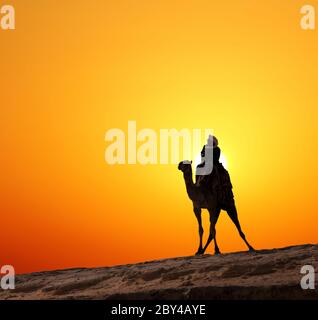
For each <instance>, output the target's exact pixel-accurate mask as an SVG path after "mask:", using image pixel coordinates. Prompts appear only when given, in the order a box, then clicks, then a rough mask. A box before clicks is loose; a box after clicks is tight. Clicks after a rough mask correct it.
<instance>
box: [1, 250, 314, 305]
mask: <svg viewBox="0 0 318 320" xmlns="http://www.w3.org/2000/svg"><path fill="white" fill-rule="evenodd" d="M305 264H311V265H313V266H314V267H315V268H316V270H318V245H299V246H293V247H287V248H281V249H271V250H260V251H258V252H257V253H249V252H237V253H229V254H222V255H218V256H212V255H203V256H188V257H178V258H171V259H162V260H155V261H147V262H142V263H137V264H128V265H120V266H114V267H103V268H94V269H88V268H87V269H85V268H84V269H83V268H78V269H67V270H57V271H49V272H38V273H31V274H25V275H19V276H17V277H16V289H15V290H12V291H1V290H0V299H308V298H309V299H318V288H317V289H316V290H302V289H301V287H300V279H301V277H302V275H301V274H300V268H301V267H302V266H303V265H305Z"/></svg>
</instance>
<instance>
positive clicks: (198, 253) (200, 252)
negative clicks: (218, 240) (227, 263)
mask: <svg viewBox="0 0 318 320" xmlns="http://www.w3.org/2000/svg"><path fill="white" fill-rule="evenodd" d="M201 254H203V250H202V249H201V250H198V251H197V252H196V253H195V255H196V256H200V255H201Z"/></svg>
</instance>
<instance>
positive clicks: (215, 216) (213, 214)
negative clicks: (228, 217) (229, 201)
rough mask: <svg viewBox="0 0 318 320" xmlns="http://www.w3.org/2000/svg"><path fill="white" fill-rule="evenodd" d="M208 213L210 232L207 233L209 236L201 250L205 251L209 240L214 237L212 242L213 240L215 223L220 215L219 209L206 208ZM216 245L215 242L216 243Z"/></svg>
mask: <svg viewBox="0 0 318 320" xmlns="http://www.w3.org/2000/svg"><path fill="white" fill-rule="evenodd" d="M208 211H209V214H210V234H209V238H208V240H207V242H206V244H205V246H204V248H203V252H202V253H204V252H205V250H206V249H207V247H208V246H209V244H210V242H211V241H212V240H213V239H214V243H215V244H216V242H215V236H216V230H215V225H216V223H217V221H218V218H219V215H220V210H212V209H208ZM216 246H217V244H216Z"/></svg>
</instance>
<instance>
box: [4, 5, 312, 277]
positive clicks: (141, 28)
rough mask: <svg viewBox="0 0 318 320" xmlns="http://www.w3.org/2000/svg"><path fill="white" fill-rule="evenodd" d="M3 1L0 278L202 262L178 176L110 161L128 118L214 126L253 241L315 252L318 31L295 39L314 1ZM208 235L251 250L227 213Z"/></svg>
mask: <svg viewBox="0 0 318 320" xmlns="http://www.w3.org/2000/svg"><path fill="white" fill-rule="evenodd" d="M8 2H10V4H13V5H15V9H16V30H14V31H4V30H0V52H1V56H0V68H1V69H0V70H1V73H0V92H1V95H0V106H1V117H0V148H1V149H0V152H1V154H0V155H1V157H0V165H1V175H0V182H1V183H0V212H1V250H0V265H3V264H12V265H13V266H14V267H15V268H16V271H17V272H18V273H21V272H31V271H39V270H48V269H57V268H67V267H79V266H87V267H91V266H104V265H112V264H123V263H132V262H137V261H143V260H150V259H158V258H164V257H171V256H183V255H190V254H193V253H194V252H195V251H196V249H197V245H198V235H197V224H196V219H195V217H194V214H193V213H192V205H191V202H190V200H189V199H188V198H187V195H186V192H185V187H184V183H183V178H182V175H181V174H180V172H179V171H178V170H177V168H176V166H175V165H149V166H142V165H123V166H110V165H108V164H107V163H106V162H105V160H104V152H105V149H106V147H107V143H106V142H105V141H104V135H105V132H106V131H107V130H108V129H110V128H114V127H115V128H121V129H122V130H127V121H128V120H136V121H137V126H138V129H142V128H152V129H154V130H159V129H160V128H176V129H181V128H190V129H191V128H212V129H213V130H214V132H215V134H216V136H217V137H218V139H219V142H220V147H221V149H222V151H223V153H224V154H225V156H226V158H227V160H228V169H229V172H230V174H231V178H232V183H233V186H234V194H235V198H236V203H237V207H238V211H239V217H240V220H241V224H242V226H243V230H244V231H245V233H246V235H247V237H248V239H249V240H250V242H251V243H252V244H253V245H254V246H255V247H256V248H269V247H273V246H275V247H279V246H286V245H291V244H297V243H308V242H318V236H317V230H316V229H317V227H316V226H317V222H318V217H317V211H316V197H317V196H316V194H315V190H317V180H318V171H317V169H316V163H317V160H318V159H317V139H318V129H317V120H318V119H317V118H318V117H317V116H318V111H317V110H318V109H317V98H318V33H317V30H315V31H304V30H302V29H301V28H300V27H299V21H300V13H299V11H300V7H301V6H302V5H303V4H305V3H308V2H304V1H296V0H294V1H287V0H284V1H277V0H266V1H264V0H262V1H252V0H240V1H237V0H222V1H210V0H206V1H194V0H192V1H189V0H182V1H181V0H180V1H175V0H161V1H149V0H143V1H141V0H137V1H132V0H131V1H128V0H126V1H123V0H116V1H115V0H113V1H104V0H91V1H82V0H76V1H75V0H69V1H66V2H65V3H63V4H62V3H60V2H58V1H53V0H46V1H42V0H32V1H18V0H16V1H14V0H10V1H6V3H8ZM309 2H313V4H315V3H316V4H317V8H316V9H318V3H317V2H315V1H309ZM1 4H3V3H2V1H1V0H0V5H1ZM180 160H182V159H180ZM203 216H204V220H205V222H204V223H205V229H206V230H208V225H207V222H208V216H207V213H206V212H205V213H204V215H203ZM217 232H218V242H219V246H220V249H221V251H223V252H228V251H235V250H243V249H244V250H245V246H244V244H243V242H242V241H241V239H240V238H239V236H238V234H237V232H236V230H235V228H234V226H233V224H232V223H231V222H230V220H229V218H228V217H227V215H226V214H225V213H223V214H222V215H221V217H220V221H219V223H218V225H217ZM208 251H209V252H210V253H212V252H213V246H211V247H210V248H209V250H208Z"/></svg>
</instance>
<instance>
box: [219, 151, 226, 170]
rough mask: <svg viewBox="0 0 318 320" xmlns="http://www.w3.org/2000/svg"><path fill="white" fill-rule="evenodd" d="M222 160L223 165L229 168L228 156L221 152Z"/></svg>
mask: <svg viewBox="0 0 318 320" xmlns="http://www.w3.org/2000/svg"><path fill="white" fill-rule="evenodd" d="M220 162H221V163H222V164H223V167H224V168H225V169H227V168H228V162H227V159H226V157H225V155H224V154H223V153H221V156H220Z"/></svg>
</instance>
